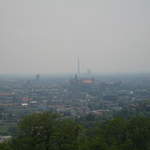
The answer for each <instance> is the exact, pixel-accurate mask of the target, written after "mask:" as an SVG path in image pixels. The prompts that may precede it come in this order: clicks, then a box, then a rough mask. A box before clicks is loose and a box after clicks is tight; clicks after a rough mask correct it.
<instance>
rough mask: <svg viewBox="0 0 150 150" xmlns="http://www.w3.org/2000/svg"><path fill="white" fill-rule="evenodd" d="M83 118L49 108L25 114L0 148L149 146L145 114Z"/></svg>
mask: <svg viewBox="0 0 150 150" xmlns="http://www.w3.org/2000/svg"><path fill="white" fill-rule="evenodd" d="M90 117H91V118H92V116H89V119H90ZM86 120H88V118H87V119H84V118H82V119H81V118H80V119H70V118H66V117H64V116H61V115H59V114H55V113H49V112H44V113H35V114H32V115H29V116H26V117H24V118H23V119H22V120H21V121H20V122H19V123H18V127H17V131H16V133H15V136H13V138H12V139H11V140H8V141H5V142H3V143H1V144H0V150H150V118H148V117H134V118H128V119H124V118H114V119H111V120H108V121H94V122H93V123H91V122H92V121H91V122H89V121H86Z"/></svg>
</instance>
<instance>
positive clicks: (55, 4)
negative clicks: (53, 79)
mask: <svg viewBox="0 0 150 150" xmlns="http://www.w3.org/2000/svg"><path fill="white" fill-rule="evenodd" d="M78 56H79V57H80V62H81V70H82V71H83V72H84V71H86V70H87V69H88V68H90V69H91V70H92V71H93V72H98V73H101V72H150V1H149V0H0V74H1V73H60V72H62V73H67V72H75V71H76V62H77V57H78Z"/></svg>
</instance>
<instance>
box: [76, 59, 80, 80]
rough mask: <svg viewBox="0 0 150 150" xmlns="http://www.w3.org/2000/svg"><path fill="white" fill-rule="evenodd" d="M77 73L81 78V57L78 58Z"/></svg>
mask: <svg viewBox="0 0 150 150" xmlns="http://www.w3.org/2000/svg"><path fill="white" fill-rule="evenodd" d="M77 75H78V78H80V59H79V57H78V59H77Z"/></svg>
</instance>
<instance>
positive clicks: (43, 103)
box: [0, 74, 150, 135]
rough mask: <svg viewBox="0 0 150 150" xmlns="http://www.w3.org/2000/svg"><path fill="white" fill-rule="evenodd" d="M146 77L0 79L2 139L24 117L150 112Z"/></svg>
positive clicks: (77, 116)
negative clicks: (43, 113) (40, 113)
mask: <svg viewBox="0 0 150 150" xmlns="http://www.w3.org/2000/svg"><path fill="white" fill-rule="evenodd" d="M145 100H150V76H149V75H124V76H123V75H122V76H105V77H104V76H98V75H95V76H94V75H92V74H87V75H82V74H81V75H80V76H79V75H78V74H76V75H74V76H71V77H68V76H62V77H49V78H46V77H42V75H40V74H37V75H35V77H32V78H29V77H28V78H27V77H22V78H21V77H20V78H13V77H12V78H11V77H9V78H7V77H5V78H4V77H3V78H2V77H1V78H0V126H1V131H0V133H1V134H2V135H7V133H8V132H10V131H11V128H12V129H13V127H14V128H15V125H16V124H17V122H18V121H19V120H20V119H21V118H22V117H23V116H25V115H27V114H30V113H36V112H43V111H51V112H58V113H61V114H62V115H64V116H66V117H74V118H80V117H83V116H86V115H89V114H93V115H97V116H99V117H106V116H111V114H113V113H117V112H120V111H122V110H123V109H125V108H128V109H130V110H135V109H137V110H139V109H141V107H142V108H143V107H144V109H146V110H150V104H149V103H148V104H144V105H143V104H141V102H143V101H145Z"/></svg>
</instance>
